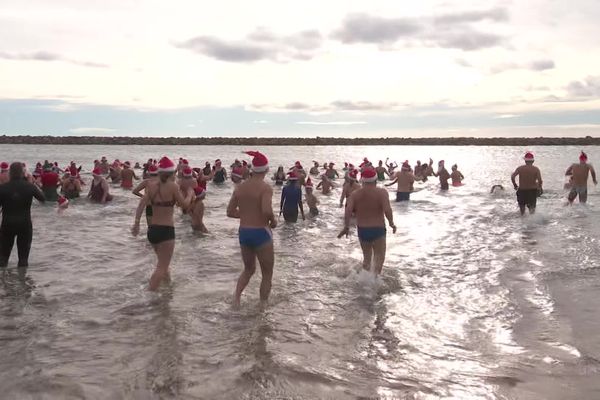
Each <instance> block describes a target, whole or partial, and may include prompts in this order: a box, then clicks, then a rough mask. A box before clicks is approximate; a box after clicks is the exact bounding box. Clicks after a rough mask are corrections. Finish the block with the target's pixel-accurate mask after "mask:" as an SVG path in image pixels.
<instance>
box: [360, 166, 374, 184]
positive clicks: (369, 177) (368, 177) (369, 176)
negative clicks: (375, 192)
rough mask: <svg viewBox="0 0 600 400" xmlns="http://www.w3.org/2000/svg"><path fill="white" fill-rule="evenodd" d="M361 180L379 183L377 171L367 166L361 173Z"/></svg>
mask: <svg viewBox="0 0 600 400" xmlns="http://www.w3.org/2000/svg"><path fill="white" fill-rule="evenodd" d="M360 181H361V182H362V183H363V184H364V183H367V184H369V183H377V171H375V170H374V169H373V168H370V167H369V168H365V169H364V170H363V171H362V173H361V174H360Z"/></svg>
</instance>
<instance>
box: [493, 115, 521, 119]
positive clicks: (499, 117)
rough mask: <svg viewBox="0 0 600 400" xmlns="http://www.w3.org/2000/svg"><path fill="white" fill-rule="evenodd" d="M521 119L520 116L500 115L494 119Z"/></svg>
mask: <svg viewBox="0 0 600 400" xmlns="http://www.w3.org/2000/svg"><path fill="white" fill-rule="evenodd" d="M517 117H520V115H518V114H500V115H496V116H494V117H493V118H494V119H510V118H517Z"/></svg>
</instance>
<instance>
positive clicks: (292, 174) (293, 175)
mask: <svg viewBox="0 0 600 400" xmlns="http://www.w3.org/2000/svg"><path fill="white" fill-rule="evenodd" d="M288 181H289V182H290V183H292V184H293V183H295V182H298V175H297V174H296V173H295V172H294V171H291V172H288Z"/></svg>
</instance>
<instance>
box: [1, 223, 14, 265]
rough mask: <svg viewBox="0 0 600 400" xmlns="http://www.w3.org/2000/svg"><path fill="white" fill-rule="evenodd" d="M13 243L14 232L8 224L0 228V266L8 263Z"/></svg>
mask: <svg viewBox="0 0 600 400" xmlns="http://www.w3.org/2000/svg"><path fill="white" fill-rule="evenodd" d="M14 245H15V233H14V232H12V229H11V228H10V227H8V226H3V227H1V228H0V267H6V266H7V265H8V259H9V258H10V253H11V252H12V248H13V246H14Z"/></svg>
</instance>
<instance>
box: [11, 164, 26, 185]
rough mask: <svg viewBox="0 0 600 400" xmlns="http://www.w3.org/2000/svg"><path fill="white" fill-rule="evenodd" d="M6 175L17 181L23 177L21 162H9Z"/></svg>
mask: <svg viewBox="0 0 600 400" xmlns="http://www.w3.org/2000/svg"><path fill="white" fill-rule="evenodd" d="M8 176H9V177H10V180H11V181H18V180H21V179H23V178H24V177H25V172H24V171H23V164H21V163H20V162H14V163H12V164H10V169H9V171H8Z"/></svg>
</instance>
